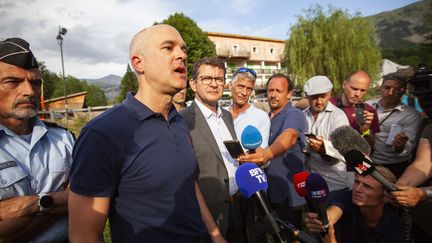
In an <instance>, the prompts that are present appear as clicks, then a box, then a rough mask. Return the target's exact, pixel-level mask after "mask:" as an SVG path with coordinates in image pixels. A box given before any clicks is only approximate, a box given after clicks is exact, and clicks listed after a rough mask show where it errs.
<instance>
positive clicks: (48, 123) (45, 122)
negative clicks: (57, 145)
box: [42, 121, 76, 140]
mask: <svg viewBox="0 0 432 243" xmlns="http://www.w3.org/2000/svg"><path fill="white" fill-rule="evenodd" d="M42 123H43V124H45V126H47V127H54V128H60V129H63V130H66V131H68V132H69V133H70V134H72V137H73V138H74V140H76V138H75V134H74V133H73V132H72V131H70V130H69V129H67V128H66V127H64V126H62V125H60V124H58V123H56V122H49V121H42Z"/></svg>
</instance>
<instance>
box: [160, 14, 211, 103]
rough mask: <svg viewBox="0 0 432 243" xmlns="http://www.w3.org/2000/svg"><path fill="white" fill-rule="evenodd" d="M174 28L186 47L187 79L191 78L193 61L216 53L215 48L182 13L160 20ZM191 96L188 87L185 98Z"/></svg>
mask: <svg viewBox="0 0 432 243" xmlns="http://www.w3.org/2000/svg"><path fill="white" fill-rule="evenodd" d="M162 23H163V24H169V25H171V26H173V27H174V28H176V29H177V30H178V31H179V32H180V34H181V36H182V37H183V40H184V41H185V43H186V45H187V47H188V59H187V62H188V64H187V67H188V79H190V78H191V74H192V67H193V64H194V63H195V62H197V61H198V60H199V59H201V58H203V57H210V56H215V55H216V48H215V45H214V44H213V42H212V41H210V40H209V38H208V36H207V33H206V32H204V31H203V30H202V29H201V28H200V27H199V26H198V25H197V24H196V23H195V21H193V20H192V19H191V18H189V17H187V16H186V15H184V14H183V13H175V14H173V15H170V16H169V17H168V18H167V19H165V20H163V21H162ZM192 97H193V92H191V90H190V88H188V92H187V99H188V100H189V99H191V98H192Z"/></svg>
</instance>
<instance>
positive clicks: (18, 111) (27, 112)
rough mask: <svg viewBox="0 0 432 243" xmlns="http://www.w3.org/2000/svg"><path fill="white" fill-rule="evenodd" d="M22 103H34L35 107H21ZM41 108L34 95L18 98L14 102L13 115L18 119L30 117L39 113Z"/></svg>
mask: <svg viewBox="0 0 432 243" xmlns="http://www.w3.org/2000/svg"><path fill="white" fill-rule="evenodd" d="M22 103H33V107H19V106H18V105H19V104H22ZM38 109H39V105H38V102H37V100H36V99H35V98H33V97H27V98H18V99H16V100H15V102H14V103H13V104H12V113H11V117H12V118H16V119H28V118H32V117H34V116H36V115H37V113H38Z"/></svg>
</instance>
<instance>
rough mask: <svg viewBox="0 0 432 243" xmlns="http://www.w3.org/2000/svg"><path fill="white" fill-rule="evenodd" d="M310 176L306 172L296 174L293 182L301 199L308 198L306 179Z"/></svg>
mask: <svg viewBox="0 0 432 243" xmlns="http://www.w3.org/2000/svg"><path fill="white" fill-rule="evenodd" d="M308 176H309V173H307V172H306V171H302V172H299V173H297V174H294V176H293V182H294V190H295V191H296V192H297V194H298V195H299V196H300V197H306V196H307V192H306V179H307V177H308Z"/></svg>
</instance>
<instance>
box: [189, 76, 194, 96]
mask: <svg viewBox="0 0 432 243" xmlns="http://www.w3.org/2000/svg"><path fill="white" fill-rule="evenodd" d="M189 86H190V87H191V89H192V91H193V92H194V93H196V80H194V79H191V80H189Z"/></svg>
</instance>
